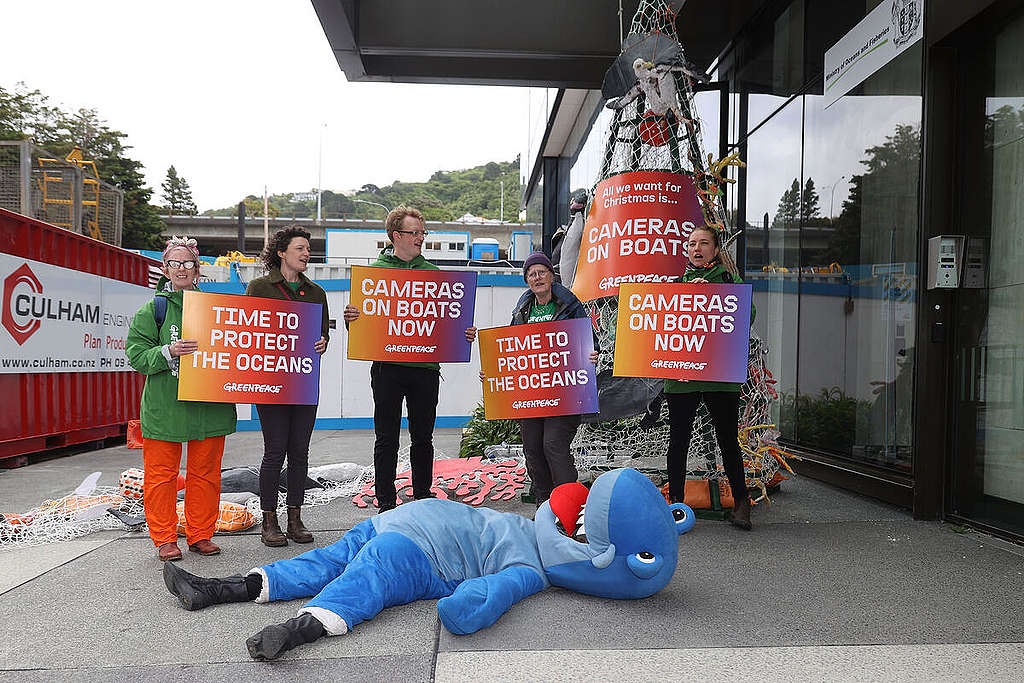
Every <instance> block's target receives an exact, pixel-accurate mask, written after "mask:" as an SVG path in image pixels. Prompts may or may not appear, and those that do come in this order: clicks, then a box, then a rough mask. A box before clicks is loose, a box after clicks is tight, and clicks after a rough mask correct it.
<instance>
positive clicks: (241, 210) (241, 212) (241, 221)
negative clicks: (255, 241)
mask: <svg viewBox="0 0 1024 683" xmlns="http://www.w3.org/2000/svg"><path fill="white" fill-rule="evenodd" d="M238 251H240V252H242V253H243V254H244V253H245V202H238Z"/></svg>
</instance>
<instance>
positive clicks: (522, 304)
mask: <svg viewBox="0 0 1024 683" xmlns="http://www.w3.org/2000/svg"><path fill="white" fill-rule="evenodd" d="M523 279H524V280H525V281H526V284H527V286H528V287H529V289H528V290H527V291H525V292H523V295H522V296H521V297H520V298H519V301H518V302H517V303H516V305H515V308H513V309H512V322H511V323H510V324H512V325H524V324H526V323H542V322H549V321H552V320H570V319H573V318H586V319H588V320H589V319H590V314H588V313H587V310H586V309H585V308H584V307H583V304H582V303H580V300H579V299H577V298H576V295H575V294H573V293H572V292H571V291H569V290H568V289H567V288H565V287H563V286H562V284H561V283H559V282H555V281H554V280H555V271H554V268H553V267H552V265H551V260H550V259H548V257H547V255H545V254H544V253H543V252H539V251H538V252H535V253H533V254H530V256H529V257H527V259H526V261H525V262H524V263H523ZM591 331H593V330H591ZM600 348H601V347H600V344H599V343H598V341H597V335H596V334H594V351H592V352H591V353H590V362H591V363H594V364H595V365H596V364H597V359H598V355H599V353H600ZM480 375H481V380H482V379H483V373H482V372H481V373H480ZM580 420H581V416H580V415H553V416H548V417H528V418H523V419H520V420H519V431H520V434H521V436H522V439H523V455H525V457H526V469H527V471H528V472H529V474H530V481H531V482H533V494H534V500H535V502H536V503H537V507H540V506H541V504H543V503H544V501H546V500H547V499H548V498H549V497H550V496H551V491H553V490H554V489H555V488H556V487H557V486H559V485H561V484H566V483H569V482H574V481H576V479H577V477H578V476H579V474H578V473H577V472H576V464H575V462H573V457H572V453H570V452H569V446H570V444H572V440H573V437H575V436H576V430H577V429H579V426H580Z"/></svg>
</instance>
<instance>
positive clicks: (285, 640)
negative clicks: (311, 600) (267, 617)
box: [245, 612, 327, 660]
mask: <svg viewBox="0 0 1024 683" xmlns="http://www.w3.org/2000/svg"><path fill="white" fill-rule="evenodd" d="M325 635H327V631H325V630H324V625H323V624H321V623H320V622H319V621H317V618H316V617H314V616H313V615H312V614H309V613H308V612H303V613H302V614H300V615H299V616H297V617H295V618H293V619H289V620H288V621H286V622H284V623H283V624H274V625H273V626H268V627H266V628H265V629H263V630H262V631H260V632H259V633H257V634H256V635H254V636H252V637H251V638H249V639H248V640H246V641H245V646H246V647H247V648H249V656H250V657H252V658H253V659H259V660H266V659H277V658H278V657H279V656H280V655H281V653H282V652H287V651H288V650H291V649H292V648H294V647H298V646H299V645H303V644H305V643H312V642H313V641H314V640H319V639H320V638H323V637H324V636H325Z"/></svg>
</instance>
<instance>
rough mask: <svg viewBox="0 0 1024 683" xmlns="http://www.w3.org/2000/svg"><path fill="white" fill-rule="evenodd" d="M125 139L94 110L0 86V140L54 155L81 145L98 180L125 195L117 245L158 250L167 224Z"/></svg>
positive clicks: (22, 87) (18, 87)
mask: <svg viewBox="0 0 1024 683" xmlns="http://www.w3.org/2000/svg"><path fill="white" fill-rule="evenodd" d="M126 137H127V136H126V135H125V134H124V133H122V132H120V131H117V130H114V129H112V128H110V127H109V126H108V125H107V124H106V122H105V121H103V120H102V119H100V117H99V115H98V114H97V112H96V111H95V110H94V109H79V110H77V111H74V112H71V111H65V110H63V109H61V108H60V107H57V106H53V105H51V104H50V100H49V98H48V97H47V96H46V95H44V94H42V93H41V92H40V91H38V90H29V89H28V88H27V87H26V86H25V84H24V83H18V84H17V85H16V86H15V88H14V90H6V89H4V88H2V87H0V139H19V140H24V139H32V140H33V141H34V142H35V144H36V145H38V146H39V147H41V148H43V149H45V150H47V151H48V152H50V153H52V154H53V155H54V156H58V157H64V156H66V155H67V154H68V153H69V152H70V151H71V150H72V149H74V148H75V147H80V148H81V149H82V152H83V155H84V156H85V158H86V159H91V160H92V161H95V162H96V168H97V171H98V172H99V176H100V180H102V181H104V182H106V183H109V184H110V185H113V186H114V187H116V188H118V189H120V190H121V191H122V192H124V211H123V213H122V218H123V229H122V234H121V245H120V246H122V247H127V248H130V249H153V248H157V247H159V246H160V245H161V244H162V239H161V236H160V235H161V233H163V232H164V230H166V226H165V225H164V223H163V221H161V220H160V216H159V214H158V212H157V210H156V208H155V207H153V206H152V205H151V204H150V200H151V199H152V195H153V191H152V189H151V188H149V187H147V186H146V185H145V177H144V174H143V166H142V163H141V162H139V161H136V160H134V159H132V158H131V157H129V156H128V153H127V152H128V150H129V149H131V147H130V146H129V145H126V144H125V143H124V139H125V138H126Z"/></svg>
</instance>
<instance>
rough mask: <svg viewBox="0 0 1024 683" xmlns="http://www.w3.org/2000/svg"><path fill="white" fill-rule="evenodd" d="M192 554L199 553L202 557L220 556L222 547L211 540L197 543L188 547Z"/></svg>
mask: <svg viewBox="0 0 1024 683" xmlns="http://www.w3.org/2000/svg"><path fill="white" fill-rule="evenodd" d="M188 551H189V552H190V553H199V554H200V555H219V554H220V546H219V545H217V544H216V543H214V542H213V541H209V540H206V539H204V540H202V541H196V542H195V543H193V544H192V545H190V546H189V547H188Z"/></svg>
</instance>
